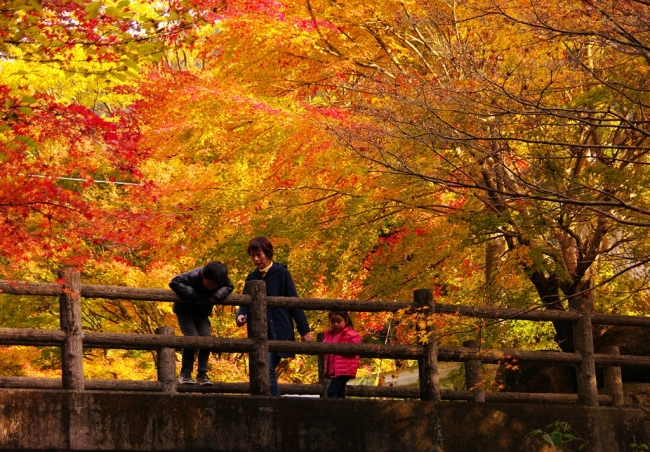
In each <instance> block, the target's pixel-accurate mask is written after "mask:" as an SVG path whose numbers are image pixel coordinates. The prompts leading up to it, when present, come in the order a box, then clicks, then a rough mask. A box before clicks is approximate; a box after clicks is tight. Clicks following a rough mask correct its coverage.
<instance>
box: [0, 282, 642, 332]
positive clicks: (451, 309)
mask: <svg viewBox="0 0 650 452" xmlns="http://www.w3.org/2000/svg"><path fill="white" fill-rule="evenodd" d="M0 293H5V294H12V295H30V296H59V295H61V294H62V293H63V286H62V285H61V284H56V283H36V282H23V281H7V280H0ZM81 296H82V297H84V298H105V299H109V300H134V301H159V302H175V301H182V300H180V299H179V298H178V297H177V296H176V294H175V293H174V292H172V291H171V290H169V289H160V288H139V287H125V286H109V285H97V284H81ZM220 304H223V305H227V306H248V305H249V304H250V297H249V296H248V295H244V294H232V295H230V296H229V297H228V298H227V299H226V300H225V301H224V302H223V303H220ZM267 306H268V307H269V308H287V309H306V310H315V311H326V310H331V309H341V310H346V311H354V312H395V311H398V310H402V309H408V308H409V307H410V306H411V303H408V302H394V301H358V300H341V299H334V298H331V299H330V298H289V297H267ZM435 313H436V314H451V315H459V316H464V317H477V318H485V319H495V320H497V319H500V320H508V319H512V320H533V321H559V322H563V321H564V322H575V321H577V320H578V319H579V318H580V316H581V314H580V313H578V312H572V311H552V310H549V311H547V310H541V309H537V308H527V309H513V308H494V307H489V306H462V305H446V304H440V303H436V305H435ZM591 317H592V318H591V322H592V323H593V324H599V325H621V326H644V327H645V326H650V316H626V315H619V314H602V313H594V314H592V316H591Z"/></svg>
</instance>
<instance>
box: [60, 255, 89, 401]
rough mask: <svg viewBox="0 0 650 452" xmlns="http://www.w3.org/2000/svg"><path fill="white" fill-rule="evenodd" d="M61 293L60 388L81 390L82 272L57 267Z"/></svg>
mask: <svg viewBox="0 0 650 452" xmlns="http://www.w3.org/2000/svg"><path fill="white" fill-rule="evenodd" d="M59 279H60V280H63V293H62V294H61V296H60V297H59V316H60V321H61V330H62V331H63V332H64V333H65V340H64V341H63V345H62V346H61V379H62V382H63V389H71V390H73V391H83V389H84V369H83V330H82V328H81V274H80V273H79V272H78V271H77V270H74V269H71V268H65V269H61V270H59Z"/></svg>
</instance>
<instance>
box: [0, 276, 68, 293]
mask: <svg viewBox="0 0 650 452" xmlns="http://www.w3.org/2000/svg"><path fill="white" fill-rule="evenodd" d="M0 293H5V294H11V295H40V296H53V297H58V296H59V295H61V294H62V293H63V286H62V285H61V284H57V283H38V282H27V281H8V280H5V279H0Z"/></svg>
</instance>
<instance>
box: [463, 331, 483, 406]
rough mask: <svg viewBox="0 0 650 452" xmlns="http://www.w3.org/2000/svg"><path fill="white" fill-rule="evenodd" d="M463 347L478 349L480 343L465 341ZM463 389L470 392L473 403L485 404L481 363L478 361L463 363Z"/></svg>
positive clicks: (472, 360)
mask: <svg viewBox="0 0 650 452" xmlns="http://www.w3.org/2000/svg"><path fill="white" fill-rule="evenodd" d="M463 347H470V348H480V347H481V341H465V342H463ZM465 389H468V390H470V391H472V395H473V396H474V402H485V386H484V385H483V361H481V360H480V359H470V360H469V361H467V362H466V363H465Z"/></svg>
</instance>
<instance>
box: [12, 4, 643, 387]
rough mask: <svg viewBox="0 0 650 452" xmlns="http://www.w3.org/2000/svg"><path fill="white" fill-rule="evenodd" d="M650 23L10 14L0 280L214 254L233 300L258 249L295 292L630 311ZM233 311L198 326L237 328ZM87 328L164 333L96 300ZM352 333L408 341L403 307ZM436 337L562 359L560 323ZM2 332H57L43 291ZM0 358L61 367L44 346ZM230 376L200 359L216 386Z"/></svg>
mask: <svg viewBox="0 0 650 452" xmlns="http://www.w3.org/2000/svg"><path fill="white" fill-rule="evenodd" d="M649 34H650V4H648V3H647V2H645V1H641V0H621V1H617V2H611V1H604V0H565V1H556V2H547V1H541V0H540V1H536V0H469V1H465V2H456V1H454V0H430V1H427V0H403V1H392V0H376V1H375V2H370V3H369V2H361V1H356V0H349V1H348V0H299V1H297V2H293V1H288V0H287V1H285V0H278V1H274V0H260V1H252V0H249V1H244V0H171V1H169V0H168V1H155V2H153V1H141V0H134V1H131V0H119V1H94V2H90V1H88V0H44V1H41V0H12V1H10V0H3V1H2V8H0V56H1V58H0V166H1V171H2V177H1V178H0V278H2V279H9V280H20V281H23V280H27V281H48V282H49V281H53V280H56V273H57V270H58V269H59V268H61V267H64V266H73V267H76V268H78V269H80V270H81V271H82V281H83V282H85V283H93V284H115V285H127V286H136V287H166V286H167V283H168V282H169V280H170V279H171V278H172V277H173V276H174V275H176V274H179V273H181V272H185V271H188V270H190V269H193V268H196V267H199V266H201V265H202V264H203V263H205V262H206V261H207V260H211V259H219V260H222V261H224V262H225V263H226V264H227V265H228V267H229V270H230V275H231V279H232V280H233V281H234V282H235V284H236V286H237V289H236V290H237V291H241V290H242V288H243V281H244V279H245V277H246V275H247V274H248V272H249V271H250V270H251V269H252V265H251V263H250V261H249V259H248V257H247V255H246V252H245V250H246V244H247V242H248V240H249V239H250V238H251V237H254V236H257V235H266V236H268V237H270V238H271V240H272V241H273V243H274V244H275V246H276V259H275V260H277V261H278V262H282V263H285V264H288V266H289V270H290V271H291V273H292V275H293V277H294V280H295V282H296V286H297V287H298V293H299V295H301V296H309V297H331V298H349V299H367V300H409V299H411V297H412V291H413V290H414V289H417V288H431V289H433V290H434V294H435V297H436V300H437V302H441V303H447V304H472V305H489V306H507V307H516V308H521V309H522V310H525V309H561V310H569V309H572V308H575V306H576V303H577V301H578V300H580V299H584V298H586V299H588V300H590V301H591V302H592V303H593V306H594V309H595V310H597V311H599V312H608V313H609V312H613V313H621V314H647V313H648V310H649V309H650V305H649V299H648V271H647V268H648V267H647V265H648V262H649V261H650V242H649V241H648V233H649V231H650V205H649V200H648V196H647V195H648V190H649V188H648V187H650V168H649V163H650V161H649V159H648V148H647V146H648V133H649V129H650V127H649V122H648V107H649V106H650V104H649V97H650V81H649V77H648V75H649V69H650V36H649ZM233 316H234V314H233V312H232V311H231V310H230V308H225V309H224V308H223V307H216V308H215V316H214V317H213V322H212V323H213V330H214V334H215V335H218V336H226V337H242V336H243V335H245V331H244V330H243V329H237V328H236V327H235V325H234V318H233ZM309 319H310V322H311V324H312V327H313V328H314V329H315V330H316V331H322V330H323V329H325V328H326V319H325V317H324V314H323V313H310V317H309ZM83 321H84V328H85V329H87V330H91V331H111V332H118V331H119V332H142V333H151V332H153V330H154V329H155V328H156V327H158V326H162V325H176V321H175V318H174V316H173V314H172V313H171V306H170V305H169V304H164V303H159V304H155V303H146V302H127V301H110V300H85V301H84V303H83ZM355 321H356V324H357V327H358V328H357V329H358V330H360V332H361V333H362V334H363V335H364V336H365V338H366V340H367V341H382V342H383V341H390V342H396V343H397V342H408V341H412V340H413V337H412V336H413V335H412V322H410V321H409V319H407V318H405V317H400V316H399V315H398V316H396V317H392V316H389V315H378V314H373V315H362V314H359V315H357V316H355ZM433 321H435V322H436V323H437V325H438V333H439V340H440V341H441V343H453V344H458V343H459V341H462V340H467V339H476V338H479V339H481V340H482V341H483V344H484V345H485V346H489V347H504V346H505V347H521V348H527V349H563V350H572V347H573V346H572V343H571V335H570V331H569V330H567V329H566V326H562V325H559V324H558V325H552V324H551V323H548V324H533V323H529V322H524V321H516V320H512V321H507V322H498V323H494V324H490V323H487V324H485V323H477V322H476V321H474V320H460V319H458V318H456V317H454V316H445V317H441V316H438V317H436V318H435V320H433ZM0 326H1V327H37V328H57V327H58V303H57V300H56V299H52V298H46V297H44V298H28V297H25V298H20V297H15V296H6V295H5V296H3V295H0ZM596 333H597V334H600V333H602V331H597V332H596ZM0 356H1V359H0V374H2V375H43V376H54V375H58V374H59V373H60V370H59V369H60V356H59V355H58V350H57V349H52V348H34V347H2V348H0ZM286 366H287V367H286V368H285V369H283V372H282V374H281V379H283V381H294V382H298V381H300V382H310V381H314V379H315V378H316V376H315V370H314V369H315V360H314V359H313V358H308V357H299V358H297V359H295V360H293V361H289V362H288V363H287V364H286ZM394 366H395V363H394V362H392V361H390V362H389V361H383V362H380V361H373V360H367V361H365V362H364V365H363V371H362V373H363V374H369V375H374V374H375V373H376V372H377V371H379V370H382V369H384V370H389V369H391V368H394ZM84 370H85V373H86V376H87V377H89V378H127V379H131V378H133V379H155V369H154V365H153V359H152V357H151V355H150V354H149V353H147V352H137V351H120V350H109V351H103V350H87V351H86V352H85V366H84ZM245 372H246V366H245V356H243V355H237V354H235V355H226V354H224V355H221V356H218V357H213V358H212V375H213V376H214V378H215V379H217V380H221V381H236V380H240V381H241V380H244V379H245Z"/></svg>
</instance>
